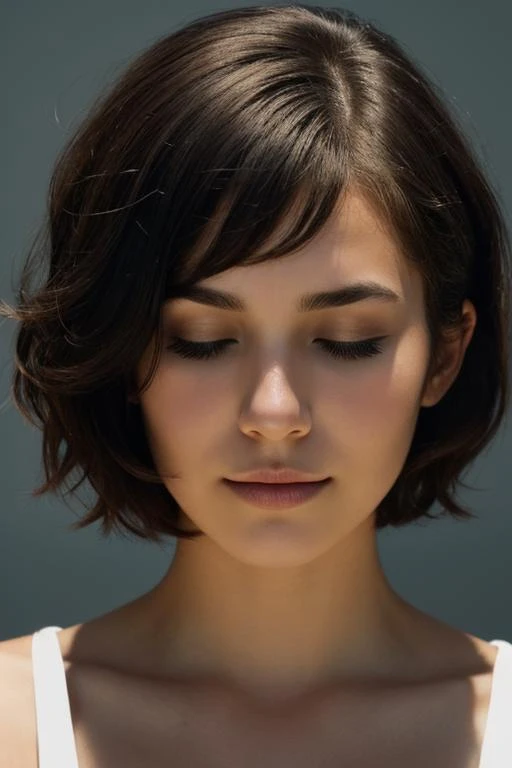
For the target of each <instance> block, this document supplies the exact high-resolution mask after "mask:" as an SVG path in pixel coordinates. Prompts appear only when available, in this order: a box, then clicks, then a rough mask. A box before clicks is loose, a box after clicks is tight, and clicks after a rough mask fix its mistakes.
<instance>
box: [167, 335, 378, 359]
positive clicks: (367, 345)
mask: <svg viewBox="0 0 512 768" xmlns="http://www.w3.org/2000/svg"><path fill="white" fill-rule="evenodd" d="M386 338H387V336H377V337H376V338H373V339H363V340H362V341H332V340H329V339H315V341H318V342H319V345H320V346H321V347H322V349H324V350H325V351H326V352H327V354H329V355H330V356H331V357H334V358H336V359H343V360H358V359H360V358H364V357H374V356H375V355H378V354H380V353H381V352H382V344H381V343H380V342H382V341H384V340H385V339H386ZM236 343H237V341H236V339H219V340H218V341H201V342H199V341H188V340H187V339H182V338H180V337H179V336H174V337H173V341H172V343H171V344H169V345H168V346H167V349H170V350H172V351H173V352H175V354H177V355H178V356H179V357H182V358H185V359H194V360H210V359H211V358H214V357H219V355H221V354H223V352H224V350H225V349H226V347H228V346H229V345H231V344H236Z"/></svg>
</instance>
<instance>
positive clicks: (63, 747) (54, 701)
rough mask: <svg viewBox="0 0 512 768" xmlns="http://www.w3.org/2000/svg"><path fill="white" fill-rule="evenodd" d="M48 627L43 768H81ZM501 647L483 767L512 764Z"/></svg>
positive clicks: (509, 657) (41, 700)
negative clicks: (79, 767)
mask: <svg viewBox="0 0 512 768" xmlns="http://www.w3.org/2000/svg"><path fill="white" fill-rule="evenodd" d="M61 629H62V627H43V628H42V629H39V630H37V631H36V632H34V634H33V636H32V668H33V677H34V697H35V707H36V725H37V754H38V760H39V762H38V768H78V759H77V754H76V746H75V737H74V732H73V723H72V720H71V710H70V706H69V697H68V689H67V684H66V674H65V668H64V661H63V659H62V655H61V652H60V645H59V641H58V639H57V634H56V633H57V632H60V630H61ZM491 644H492V645H496V646H498V649H499V650H498V655H497V657H496V661H495V665H494V672H493V681H492V688H491V700H490V704H489V712H488V716H487V724H486V728H485V736H484V741H483V745H482V753H481V757H480V763H479V766H478V768H510V766H511V764H512V643H509V642H507V641H506V640H492V641H491Z"/></svg>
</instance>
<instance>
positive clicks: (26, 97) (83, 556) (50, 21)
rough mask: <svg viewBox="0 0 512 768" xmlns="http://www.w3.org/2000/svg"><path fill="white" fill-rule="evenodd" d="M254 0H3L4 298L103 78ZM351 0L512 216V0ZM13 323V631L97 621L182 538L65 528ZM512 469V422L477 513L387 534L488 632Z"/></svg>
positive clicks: (6, 408) (0, 414)
mask: <svg viewBox="0 0 512 768" xmlns="http://www.w3.org/2000/svg"><path fill="white" fill-rule="evenodd" d="M253 4H255V3H252V2H249V3H225V4H218V3H214V2H199V1H198V0H196V1H195V2H187V3H186V4H185V3H183V4H182V3H173V2H161V1H158V0H144V2H134V1H133V0H87V2H77V1H76V0H45V2H41V0H10V2H8V0H4V1H3V4H2V6H1V8H0V30H1V31H0V36H1V46H0V57H1V58H0V61H1V67H0V78H1V94H2V106H3V110H2V120H1V121H0V133H1V141H0V151H1V155H2V156H1V165H0V168H1V185H0V188H1V193H2V205H1V224H2V226H1V228H0V243H1V247H0V296H1V297H2V298H4V299H6V300H7V301H12V300H13V296H14V294H13V286H14V280H15V278H17V275H18V272H19V268H20V265H21V262H22V261H23V259H24V256H25V252H26V249H27V247H28V245H29V244H30V241H31V238H32V236H33V235H34V233H35V230H36V228H37V226H38V224H39V223H40V220H41V217H42V215H43V213H44V211H45V206H46V195H47V185H48V181H49V177H50V173H51V170H52V166H53V163H54V161H55V158H56V155H57V153H58V152H59V150H60V149H61V147H62V146H63V144H64V142H65V140H66V139H67V137H68V136H69V133H70V132H71V131H72V130H73V129H74V128H75V127H76V126H77V125H78V123H79V122H80V121H81V120H82V118H83V117H84V116H85V113H86V111H87V108H88V106H89V105H90V104H91V103H92V101H93V100H94V98H95V97H96V96H97V95H98V93H99V91H100V90H101V89H102V88H103V87H105V86H107V85H108V84H109V83H110V82H112V81H113V80H114V79H115V78H116V77H117V76H118V75H119V74H120V73H121V71H122V70H123V69H124V68H125V66H126V65H127V64H128V63H129V62H130V61H131V60H132V59H133V58H134V57H135V56H137V55H138V54H139V53H140V52H142V51H143V50H144V49H145V48H147V47H148V46H149V45H150V44H151V43H152V42H153V41H154V40H155V39H156V38H157V37H160V36H161V35H163V34H165V32H166V31H168V32H169V33H171V32H172V31H174V30H176V29H178V28H179V27H181V26H183V25H184V24H186V23H188V22H189V21H191V20H193V19H194V18H196V17H198V16H202V15H204V14H208V13H213V12H216V11H219V10H227V9H228V8H235V7H241V6H245V5H253ZM263 4H264V3H262V5H263ZM267 5H270V4H269V3H267ZM325 5H332V4H331V3H325ZM342 7H346V8H351V9H352V10H354V11H356V13H358V14H360V15H361V16H363V17H366V18H367V19H369V20H371V21H374V22H375V23H376V24H377V25H378V26H380V28H381V29H383V30H384V31H386V32H389V33H391V34H392V35H393V36H394V37H396V38H397V39H398V41H399V42H400V43H401V44H402V45H403V46H404V47H405V49H406V51H407V52H408V54H409V55H410V56H412V57H413V58H414V59H415V61H416V62H417V63H419V64H420V66H421V67H422V68H423V70H424V71H425V72H426V73H427V75H429V76H430V77H431V78H432V79H434V80H435V81H436V82H437V83H438V84H440V85H441V87H442V89H443V91H444V93H445V95H446V99H447V100H448V102H449V103H450V104H451V106H452V109H453V110H454V111H455V113H456V115H457V116H458V118H459V119H460V120H461V121H462V125H463V128H464V130H465V132H466V133H467V135H468V136H469V137H470V139H471V141H472V143H473V146H474V148H475V152H476V153H477V155H478V156H479V157H480V159H481V161H482V163H483V166H484V169H485V171H486V173H487V175H488V177H489V179H490V181H491V183H492V185H493V187H494V189H495V190H496V192H497V194H498V197H499V199H500V200H501V202H502V205H503V208H504V210H505V214H506V218H507V223H508V225H509V227H510V226H511V223H510V211H511V209H512V149H511V134H512V108H511V93H512V89H511V79H512V45H511V42H510V40H511V38H510V28H511V24H512V4H510V2H507V0H487V1H486V2H476V0H475V1H474V2H463V3H460V2H457V1H456V0H448V2H447V1H446V0H443V1H442V0H429V2H417V1H415V2H411V1H410V0H400V1H399V0H394V1H391V0H389V1H388V2H386V1H385V0H380V1H378V0H374V2H370V1H368V2H353V3H348V2H347V3H346V4H344V6H342ZM14 330H15V328H14V323H13V322H11V321H7V320H4V321H3V322H2V321H0V458H1V461H0V494H1V495H0V521H1V535H0V640H2V639H6V638H9V637H14V636H18V635H22V634H28V633H31V632H33V631H34V630H35V629H37V628H39V627H41V626H43V625H58V626H69V625H72V624H76V623H79V622H83V621H86V620H88V619H90V618H92V617H93V616H95V615H97V614H100V613H104V612H106V611H108V610H110V609H112V608H114V607H116V606H117V605H120V604H121V603H123V602H126V601H128V600H131V599H132V598H134V597H135V596H137V595H138V594H140V593H142V592H144V591H146V590H148V589H149V588H150V587H151V586H152V585H153V584H154V583H155V582H156V581H157V580H159V579H160V577H161V576H163V573H164V570H166V568H167V565H168V562H169V558H170V557H172V554H173V551H174V546H173V543H172V542H170V543H169V544H168V545H166V546H164V547H158V546H157V545H155V544H144V543H136V542H133V543H131V542H128V541H125V540H123V539H121V538H114V539H111V540H105V539H102V538H101V537H100V535H99V528H98V527H90V528H88V529H86V530H84V531H81V532H78V533H71V532H69V531H67V530H66V527H67V525H68V524H69V523H70V522H72V520H74V519H75V517H74V514H75V515H78V514H80V511H81V506H80V504H79V503H78V501H74V502H73V503H72V508H73V510H74V513H73V512H71V511H70V510H68V508H67V507H66V506H65V505H64V504H63V503H62V502H59V501H58V500H57V499H56V498H53V497H46V498H43V499H37V500H35V499H31V497H30V490H31V489H32V488H34V487H35V486H36V485H39V484H40V482H41V481H42V469H41V466H42V465H41V454H40V446H41V441H40V434H39V432H38V431H36V430H35V429H34V428H33V427H31V426H29V425H28V424H27V423H26V422H25V421H24V420H23V419H22V417H21V416H20V415H19V414H18V412H17V411H16V410H15V409H14V407H13V405H12V402H11V400H10V393H9V387H10V380H11V375H12V366H13V359H14V343H13V339H14ZM508 416H509V415H508ZM511 478H512V440H511V429H510V424H504V425H503V427H502V430H501V431H500V433H499V434H498V437H497V438H496V439H495V441H494V443H493V444H492V446H491V447H490V448H489V449H488V450H487V452H486V454H485V455H482V456H480V457H479V459H478V461H477V462H476V463H475V465H474V466H473V467H472V468H471V471H469V472H468V473H467V475H466V477H465V478H464V479H465V482H466V483H467V484H469V485H471V486H476V487H477V488H478V489H479V490H475V491H471V490H465V491H464V490H463V491H461V493H460V499H461V501H462V503H463V504H466V505H468V506H469V507H470V509H471V510H472V511H473V512H475V513H476V514H477V515H478V520H475V521H473V522H469V523H456V522H453V521H449V520H443V521H438V522H430V523H428V524H427V523H425V525H424V527H419V526H417V525H416V526H410V527H409V528H405V529H401V530H386V531H382V532H379V534H378V536H379V549H380V552H381V556H382V562H383V564H384V567H385V570H386V571H387V573H388V575H389V577H390V580H391V582H392V583H393V585H394V586H395V588H396V589H397V591H398V592H400V593H401V594H402V595H403V596H404V597H405V598H406V599H408V600H409V601H411V602H413V603H414V604H415V605H416V606H417V607H419V608H420V609H422V610H425V611H427V612H429V613H431V614H433V615H435V616H437V617H439V618H441V619H443V620H445V621H447V622H448V623H450V624H452V625H453V626H456V627H459V628H460V629H462V630H464V631H467V632H471V633H472V634H475V635H477V636H479V637H483V638H485V639H488V640H491V639H495V638H502V639H507V640H510V641H512V596H511V595H512V498H511V497H512V481H511ZM80 493H81V498H82V499H84V501H86V500H87V498H89V499H90V498H91V496H90V494H89V489H88V488H87V487H86V486H83V487H82V489H81V492H80ZM434 510H435V511H439V510H438V509H437V508H434Z"/></svg>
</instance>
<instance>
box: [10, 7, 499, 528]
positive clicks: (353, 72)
mask: <svg viewBox="0 0 512 768" xmlns="http://www.w3.org/2000/svg"><path fill="white" fill-rule="evenodd" d="M354 190H357V191H358V192H359V193H361V194H362V195H364V197H365V199H367V200H368V202H369V203H370V204H371V205H372V207H373V209H374V210H375V212H376V213H377V215H378V216H379V219H380V220H381V221H382V222H383V225H384V226H386V227H389V232H390V233H391V234H392V236H393V238H394V240H395V242H396V243H397V245H398V247H399V250H400V254H401V255H402V256H403V258H404V259H405V260H406V261H407V263H409V264H411V265H412V266H413V267H414V268H415V269H417V270H419V272H420V274H421V276H422V280H423V285H424V296H425V307H426V318H427V323H428V331H429V337H430V341H431V359H430V363H431V366H433V365H434V364H435V363H436V355H437V350H438V348H439V344H440V342H441V340H442V338H443V336H444V335H445V334H447V333H449V332H451V331H454V330H455V331H456V330H457V329H458V328H459V327H460V323H461V307H462V303H463V301H464V299H466V298H468V299H469V300H470V301H471V302H472V303H473V304H474V306H475V309H476V312H477V315H478V321H477V326H476V328H475V332H474V335H473V337H472V339H471V342H470V344H469V346H468V348H467V350H466V354H465V357H464V361H463V365H462V367H461V370H460V371H459V374H458V376H457V378H456V380H455V382H454V383H453V384H452V386H451V387H450V388H449V390H448V391H447V392H446V394H445V395H444V397H443V398H442V399H441V400H440V401H439V402H438V403H437V404H436V405H435V406H432V407H430V408H423V409H421V410H420V413H419V416H418V420H417V425H416V430H415V433H414V436H413V440H412V443H411V446H410V450H409V453H408V455H407V458H406V461H405V464H404V466H403V468H402V471H401V472H400V475H399V476H398V478H397V479H396V482H395V483H394V485H393V486H392V488H391V489H390V490H389V492H388V493H387V495H386V496H385V497H384V499H383V500H382V501H381V503H380V504H379V506H378V507H377V510H376V527H377V528H383V527H385V526H389V525H392V526H395V527H398V526H402V525H405V524H407V523H410V522H413V521H420V519H421V518H431V519H433V518H434V515H432V514H431V513H430V512H429V510H430V508H431V507H432V505H433V503H434V502H436V501H437V502H439V504H440V505H441V507H442V508H443V512H446V513H448V514H450V515H451V516H453V517H454V518H458V519H469V518H471V517H473V516H474V515H473V514H472V513H470V512H469V511H468V510H466V509H464V508H463V507H462V506H461V505H460V503H459V502H458V501H457V500H456V499H455V489H456V486H457V485H458V484H460V485H464V483H463V482H462V480H461V479H460V478H461V474H462V472H463V470H464V469H465V468H467V467H468V466H469V465H470V464H471V462H472V461H473V460H474V459H475V458H476V457H477V456H478V455H479V454H480V453H481V452H482V451H483V449H484V447H485V446H486V445H487V444H488V443H489V442H490V441H491V439H492V438H493V436H494V435H495V433H496V432H497V430H498V428H499V426H500V424H501V422H502V420H503V418H504V415H505V412H506V408H507V406H508V402H509V396H510V394H509V378H508V350H509V334H510V289H511V278H510V240H509V234H508V232H507V230H506V225H505V221H504V218H503V215H502V212H501V210H500V205H499V203H498V200H497V197H496V195H495V193H494V192H493V190H492V187H491V184H490V182H489V181H488V180H487V179H486V178H485V176H484V173H483V171H482V170H481V169H480V168H479V166H478V163H477V160H476V159H475V157H474V155H473V154H472V150H471V148H470V146H469V143H468V141H467V140H466V139H465V137H464V135H463V132H462V130H461V129H460V128H459V126H458V125H457V121H456V119H455V117H454V116H453V115H452V114H451V113H450V111H449V109H448V106H447V105H446V104H445V103H444V100H443V95H442V93H441V92H440V89H438V88H437V87H436V85H435V84H434V83H432V82H430V81H429V80H428V79H427V77H426V76H425V75H424V74H423V73H422V72H421V71H420V69H419V67H418V66H417V65H416V64H415V63H414V62H413V61H412V60H411V58H410V57H409V56H408V55H407V54H406V53H405V52H404V50H403V49H402V47H401V46H400V45H399V44H398V43H397V42H396V41H395V39H394V38H393V37H391V36H390V35H389V34H385V33H384V32H382V31H380V30H379V29H377V27H376V26H375V25H374V24H372V23H370V22H368V21H365V20H363V19H361V18H360V17H358V16H357V15H356V14H354V13H353V12H351V11H348V10H345V9H340V8H325V7H321V6H306V5H302V4H296V5H291V6H287V5H284V6H271V7H267V6H253V7H246V8H243V9H235V10H229V11H223V12H219V13H214V14H211V15H209V16H205V17H202V18H199V19H197V20H195V21H193V22H192V23H190V24H188V25H187V26H185V27H183V28H181V29H178V30H177V31H175V32H173V33H172V34H168V35H165V36H164V37H162V38H160V39H158V40H157V41H156V42H155V43H154V44H153V45H151V46H150V47H149V48H148V49H147V50H146V51H145V52H143V53H142V55H140V56H138V57H137V58H136V59H135V60H134V61H133V62H132V63H131V64H130V66H129V67H128V68H127V69H126V71H125V72H124V73H123V74H122V76H120V77H119V79H118V80H117V81H116V82H115V83H114V85H113V86H112V87H111V88H109V89H107V90H105V92H103V93H102V94H100V96H99V97H98V99H97V100H96V102H95V103H94V104H93V106H92V107H91V109H90V111H89V113H88V115H87V117H86V119H85V120H84V121H83V122H82V123H81V124H80V126H79V127H78V129H77V130H76V131H75V133H74V135H73V136H72V137H71V138H70V139H69V140H68V142H67V144H66V145H65V146H64V148H63V150H62V151H61V152H60V154H59V156H58V157H57V160H56V162H55V167H54V170H53V174H52V177H51V181H50V187H49V193H48V213H47V217H46V219H45V221H44V223H43V225H42V226H41V228H40V230H39V231H38V233H37V236H36V238H35V239H34V241H33V243H32V246H31V248H30V250H29V253H28V255H27V259H26V262H25V264H24V267H23V270H22V274H21V277H20V283H19V288H18V291H17V306H16V308H13V307H10V306H9V305H8V304H6V303H3V304H2V306H1V307H0V312H1V313H2V314H3V315H5V316H7V317H10V318H11V319H15V320H17V321H18V323H19V328H18V332H17V340H16V357H15V371H14V376H13V384H12V391H13V396H14V401H15V404H16V407H17V408H18V410H19V411H20V412H21V413H22V414H23V415H24V416H25V417H26V418H27V419H28V420H29V421H30V422H31V423H32V424H34V425H35V426H37V427H38V428H40V429H41V430H42V436H43V463H44V472H45V478H46V480H45V482H44V483H43V484H42V485H40V486H39V487H38V488H36V489H35V490H34V491H33V492H32V495H33V496H40V495H42V494H44V493H47V492H54V493H56V492H60V489H61V488H63V487H64V486H65V485H66V484H67V483H68V482H69V481H68V478H69V476H70V475H71V474H72V473H73V472H74V471H75V470H79V471H81V477H80V478H79V479H78V481H77V482H76V483H75V484H74V485H73V486H72V487H71V488H70V489H69V492H70V493H73V494H74V493H75V491H76V490H77V488H78V487H79V486H80V485H81V484H82V483H83V482H84V480H87V481H88V482H89V483H90V485H91V486H92V488H93V490H94V492H95V493H96V494H97V500H96V502H95V503H94V506H93V507H92V508H91V509H89V510H88V512H87V513H86V515H85V516H84V518H83V519H82V520H80V521H79V522H78V523H75V524H74V525H73V526H72V527H73V528H74V529H80V528H83V527H85V526H87V525H90V524H91V523H94V522H96V521H101V526H102V533H103V534H104V535H108V534H109V533H110V532H111V531H112V530H116V531H117V532H119V533H126V532H130V533H131V534H132V535H134V536H136V537H138V538H143V539H149V540H152V541H161V535H162V534H164V535H170V536H175V537H178V538H195V537H196V536H198V535H202V533H201V532H191V531H185V530H183V529H182V528H180V527H179V525H178V517H179V513H180V511H181V510H180V508H179V506H178V504H177V502H176V500H175V499H174V498H173V497H172V495H171V494H170V493H169V492H168V491H167V489H166V487H165V486H164V484H163V482H162V479H161V477H160V476H159V475H158V473H157V471H156V468H155V464H154V461H153V457H152V455H151V452H150V450H149V445H148V440H147V435H146V432H145V427H144V423H143V419H142V414H141V411H140V407H139V406H138V405H136V404H134V403H133V402H130V400H129V398H128V395H129V393H130V392H133V391H135V389H136V388H135V384H134V371H135V369H136V366H137V363H138V361H139V360H140V358H141V356H142V354H143V352H144V351H145V350H146V349H147V347H148V344H149V343H150V342H151V340H152V339H155V341H156V344H155V348H154V354H153V358H152V362H151V365H150V367H149V372H148V376H147V377H146V380H145V381H144V382H143V384H142V387H141V391H143V390H144V389H145V388H146V387H147V386H148V385H149V383H150V382H151V380H152V377H153V375H154V372H155V370H156V367H157V365H158V361H159V358H160V355H161V350H162V325H161V307H162V304H163V303H164V302H165V300H166V299H168V298H172V297H177V296H180V294H181V293H182V292H183V291H184V290H186V288H187V287H188V286H189V285H192V284H194V283H195V282H197V281H199V280H203V279H205V278H207V277H209V276H212V275H215V274H218V273H220V272H223V271H224V270H226V269H229V268H231V267H234V266H242V265H249V264H257V263H261V262H263V261H265V260H268V259H276V258H284V257H286V256H287V255H291V254H293V253H294V252H295V251H296V250H298V249H299V248H301V247H303V246H304V245H306V244H307V243H308V242H309V241H310V240H311V239H312V238H313V237H314V236H315V234H316V233H317V232H318V231H319V230H320V229H321V228H322V226H323V225H324V224H325V223H326V222H327V220H328V219H329V217H330V216H331V215H333V214H336V212H337V211H341V209H342V206H343V201H344V200H345V197H346V195H347V194H348V193H349V191H354ZM276 233H280V235H281V236H280V237H279V238H278V241H277V242H276V243H274V245H273V247H272V248H267V249H266V250H265V246H266V245H267V244H268V243H269V241H270V240H272V239H273V238H274V239H275V235H276ZM40 270H42V271H43V272H44V274H43V276H42V280H41V282H40V284H39V285H38V286H36V287H32V286H31V280H32V278H33V276H34V275H35V274H36V273H37V271H40ZM429 370H430V366H429ZM61 444H64V448H65V452H64V455H61V454H60V448H61ZM466 487H467V486H466Z"/></svg>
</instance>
